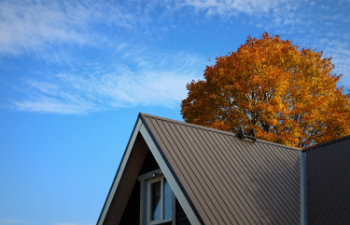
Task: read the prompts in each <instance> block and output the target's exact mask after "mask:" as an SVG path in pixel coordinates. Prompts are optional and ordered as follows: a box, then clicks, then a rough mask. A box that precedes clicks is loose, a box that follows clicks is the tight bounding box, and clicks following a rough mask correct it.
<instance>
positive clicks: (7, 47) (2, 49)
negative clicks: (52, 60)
mask: <svg viewBox="0 0 350 225" xmlns="http://www.w3.org/2000/svg"><path fill="white" fill-rule="evenodd" d="M133 22H134V17H133V16H132V14H130V13H129V12H127V11H126V10H125V9H124V8H123V7H121V6H119V5H116V4H109V3H108V2H104V3H103V4H102V2H100V1H90V0H88V1H83V2H79V1H59V2H57V1H6V0H5V1H1V2H0V33H1V35H0V54H19V53H21V52H23V51H26V50H33V49H35V50H38V49H40V48H45V47H48V46H50V45H52V44H56V43H69V44H78V45H94V44H96V38H98V39H99V41H101V40H102V39H103V38H102V37H99V36H98V35H97V34H94V33H93V32H91V30H92V29H93V26H97V25H100V24H104V25H109V24H112V25H113V26H119V27H128V26H132V24H133Z"/></svg>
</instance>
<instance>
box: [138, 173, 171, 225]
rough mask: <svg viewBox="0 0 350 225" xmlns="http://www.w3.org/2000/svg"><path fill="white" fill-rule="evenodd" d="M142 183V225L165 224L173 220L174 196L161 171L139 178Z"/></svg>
mask: <svg viewBox="0 0 350 225" xmlns="http://www.w3.org/2000/svg"><path fill="white" fill-rule="evenodd" d="M139 180H140V182H141V207H140V208H141V211H140V214H141V217H140V218H141V221H140V224H141V225H149V224H163V223H167V222H170V221H172V218H173V202H174V200H173V194H172V191H171V189H170V186H169V183H168V181H167V180H166V178H165V177H164V176H163V174H161V173H160V170H156V171H152V172H151V173H147V174H145V175H142V176H140V177H139Z"/></svg>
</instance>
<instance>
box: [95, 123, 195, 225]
mask: <svg viewBox="0 0 350 225" xmlns="http://www.w3.org/2000/svg"><path fill="white" fill-rule="evenodd" d="M149 155H151V156H152V157H150V156H149ZM153 157H154V158H153ZM150 159H151V160H153V161H155V162H156V163H157V165H158V166H159V168H160V169H161V171H162V173H163V175H164V177H165V178H166V180H167V182H168V183H169V186H170V188H171V190H172V191H173V192H174V195H175V196H176V198H177V201H178V203H179V204H180V205H181V209H182V208H184V210H183V212H185V214H186V217H187V218H188V219H189V221H190V222H191V224H200V223H199V221H198V219H197V217H196V216H195V214H194V212H193V209H192V208H191V207H190V205H189V203H188V202H187V199H186V197H185V196H184V194H183V192H182V187H180V185H181V184H179V183H177V180H176V178H174V176H173V174H172V171H171V168H169V167H168V162H167V161H166V159H165V158H163V154H162V152H160V150H159V149H158V147H157V146H156V144H155V143H154V141H153V139H152V137H151V135H150V134H149V133H148V131H147V129H146V128H145V125H144V123H143V122H142V120H141V119H140V118H139V119H138V121H137V123H136V125H135V127H134V131H133V133H132V135H131V137H130V140H129V143H128V146H127V148H126V150H125V152H124V155H123V158H122V160H121V163H120V165H119V168H118V171H117V174H116V177H115V179H114V181H113V184H112V187H111V189H110V191H109V193H108V196H107V199H106V201H105V204H104V207H103V209H102V212H101V214H100V217H99V219H98V222H97V224H98V225H102V224H119V223H120V221H121V220H122V217H123V213H124V211H125V208H126V207H127V204H128V203H129V200H130V198H137V195H136V196H135V195H133V191H135V190H136V191H137V188H138V187H137V184H136V182H137V177H138V176H139V175H140V174H142V173H143V172H144V171H147V170H149V169H151V168H153V167H154V164H152V163H151V164H149V163H145V160H147V162H149V161H148V160H150ZM135 184H136V186H135Z"/></svg>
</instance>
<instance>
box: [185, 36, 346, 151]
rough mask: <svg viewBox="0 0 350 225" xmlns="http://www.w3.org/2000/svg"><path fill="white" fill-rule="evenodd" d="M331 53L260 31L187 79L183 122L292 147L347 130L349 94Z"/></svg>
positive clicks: (314, 142) (312, 142)
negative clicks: (246, 132) (198, 76)
mask: <svg viewBox="0 0 350 225" xmlns="http://www.w3.org/2000/svg"><path fill="white" fill-rule="evenodd" d="M333 69H334V65H333V64H332V63H331V59H330V58H322V52H315V51H312V50H310V49H301V50H299V49H298V46H295V45H293V44H292V42H291V41H288V40H286V41H285V40H280V38H279V36H278V35H276V36H270V35H269V34H268V33H264V34H263V35H262V37H261V38H260V39H256V38H252V37H248V39H247V41H246V43H245V44H244V45H241V46H240V48H239V49H238V50H237V52H232V53H231V54H229V55H227V56H222V57H218V58H217V59H216V64H215V65H213V66H207V67H206V69H205V72H204V78H205V79H204V80H199V81H192V82H191V83H189V84H187V89H188V91H189V93H188V96H187V98H186V99H184V100H183V101H182V104H181V113H182V116H183V118H184V120H185V121H186V122H190V123H196V124H200V125H204V126H209V127H214V128H218V129H222V130H226V131H235V130H236V128H238V127H239V124H242V125H243V127H244V128H245V129H250V128H255V131H256V135H257V136H258V137H259V138H262V139H265V140H268V141H273V142H277V143H281V144H285V145H289V146H294V147H307V146H310V145H312V144H316V143H320V142H324V141H328V140H332V139H335V138H338V137H341V136H345V135H349V134H350V123H349V121H350V99H349V98H347V97H346V96H345V95H344V94H342V91H343V90H342V88H337V86H336V84H337V82H338V80H339V78H340V76H341V75H337V74H335V73H334V72H333Z"/></svg>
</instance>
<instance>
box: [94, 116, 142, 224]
mask: <svg viewBox="0 0 350 225" xmlns="http://www.w3.org/2000/svg"><path fill="white" fill-rule="evenodd" d="M141 127H142V121H141V119H140V115H139V116H138V118H137V120H136V123H135V125H134V129H133V131H132V133H131V135H130V138H129V142H128V144H127V146H126V148H125V151H124V154H123V157H122V159H121V160H120V164H119V167H118V170H117V173H116V175H115V177H114V180H113V182H112V185H111V187H110V189H109V192H108V195H107V197H106V200H105V203H104V205H103V208H102V210H101V213H100V216H99V217H98V220H97V223H96V224H97V225H102V224H103V223H104V220H105V218H106V215H107V212H108V209H109V207H110V205H111V203H112V199H113V197H114V195H115V192H116V191H117V188H118V186H119V182H120V179H121V177H122V175H123V173H124V169H125V166H126V163H127V162H128V160H129V157H130V154H131V150H132V147H133V146H134V143H135V140H136V137H137V134H138V133H139V131H140V128H141Z"/></svg>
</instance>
